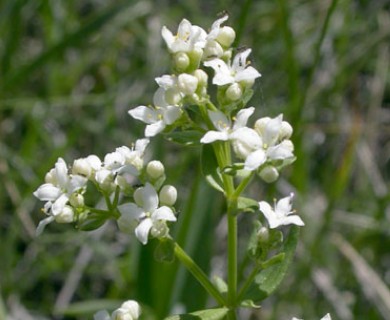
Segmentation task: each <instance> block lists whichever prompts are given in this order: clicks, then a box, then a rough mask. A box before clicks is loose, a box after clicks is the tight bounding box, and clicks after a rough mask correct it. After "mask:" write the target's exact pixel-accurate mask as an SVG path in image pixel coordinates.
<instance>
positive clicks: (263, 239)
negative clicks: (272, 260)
mask: <svg viewBox="0 0 390 320" xmlns="http://www.w3.org/2000/svg"><path fill="white" fill-rule="evenodd" d="M257 239H258V241H259V243H262V244H263V243H267V242H268V241H269V231H268V229H267V228H266V227H261V228H260V229H259V230H258V231H257Z"/></svg>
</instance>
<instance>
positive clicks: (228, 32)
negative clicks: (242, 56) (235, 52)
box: [217, 26, 236, 47]
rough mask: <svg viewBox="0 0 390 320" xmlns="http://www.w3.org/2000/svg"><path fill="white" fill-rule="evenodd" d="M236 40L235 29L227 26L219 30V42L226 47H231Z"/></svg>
mask: <svg viewBox="0 0 390 320" xmlns="http://www.w3.org/2000/svg"><path fill="white" fill-rule="evenodd" d="M235 38H236V32H235V31H234V29H233V28H231V27H228V26H225V27H222V28H221V29H219V33H218V36H217V41H218V42H219V43H220V44H222V45H223V46H224V47H230V46H231V45H232V43H233V42H234V39H235Z"/></svg>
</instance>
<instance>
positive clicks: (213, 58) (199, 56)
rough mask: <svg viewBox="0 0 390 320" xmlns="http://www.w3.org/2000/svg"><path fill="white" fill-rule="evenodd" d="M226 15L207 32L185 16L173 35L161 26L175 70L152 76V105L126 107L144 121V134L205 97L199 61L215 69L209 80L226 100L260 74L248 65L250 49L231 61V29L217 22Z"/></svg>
mask: <svg viewBox="0 0 390 320" xmlns="http://www.w3.org/2000/svg"><path fill="white" fill-rule="evenodd" d="M227 19H228V16H227V15H225V16H223V17H222V18H220V19H218V20H217V21H215V22H214V23H213V25H212V26H211V30H210V32H209V33H207V32H206V31H205V30H203V29H202V28H201V27H199V26H195V25H192V24H191V23H190V22H189V21H188V20H186V19H183V20H182V22H181V23H180V25H179V27H178V31H177V33H176V34H175V35H174V34H172V32H171V31H169V30H168V29H167V28H166V27H163V29H162V36H163V38H164V40H165V42H166V44H167V46H168V50H169V52H170V53H171V54H172V56H173V63H174V70H175V74H173V75H163V76H161V77H158V78H156V82H157V84H158V85H159V88H158V90H157V91H156V93H155V95H154V99H153V106H139V107H136V108H134V109H132V110H130V111H129V114H130V115H131V116H132V117H133V118H135V119H137V120H141V121H143V122H144V123H146V124H147V126H146V128H145V136H146V137H153V136H155V135H156V134H158V133H160V132H162V131H163V130H164V129H165V128H166V127H167V126H169V125H172V124H174V123H175V121H177V120H178V119H179V118H180V117H181V115H182V114H183V106H184V104H185V103H192V104H197V103H200V102H202V101H204V99H207V85H208V76H207V73H206V72H205V71H204V70H202V69H201V65H202V64H203V65H204V66H206V67H211V68H213V69H214V70H215V76H214V78H213V81H212V82H213V84H215V85H217V86H221V87H223V90H224V92H225V96H226V99H227V100H229V101H236V100H238V99H239V98H240V97H241V96H242V94H243V92H244V91H245V89H246V88H250V87H251V86H252V85H253V83H254V80H255V79H256V78H258V77H260V73H259V72H258V71H257V70H256V69H254V68H253V67H251V66H248V62H247V58H248V55H249V54H250V51H251V50H250V49H248V50H245V51H243V52H240V53H238V54H237V55H236V56H235V57H234V59H233V61H231V57H232V48H231V45H232V43H233V41H234V39H235V31H234V30H233V29H232V28H231V27H227V26H223V27H222V26H221V25H222V23H224V22H225V21H226V20H227Z"/></svg>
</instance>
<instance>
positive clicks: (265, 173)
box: [259, 166, 279, 183]
mask: <svg viewBox="0 0 390 320" xmlns="http://www.w3.org/2000/svg"><path fill="white" fill-rule="evenodd" d="M259 176H260V178H261V179H263V180H264V181H265V182H267V183H271V182H274V181H276V180H277V179H278V178H279V172H278V170H277V169H276V168H275V167H274V166H266V167H265V168H263V169H262V170H261V171H260V173H259Z"/></svg>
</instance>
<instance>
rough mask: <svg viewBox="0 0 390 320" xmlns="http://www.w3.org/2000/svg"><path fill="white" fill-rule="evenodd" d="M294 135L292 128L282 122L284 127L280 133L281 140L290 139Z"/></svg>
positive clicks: (285, 122)
mask: <svg viewBox="0 0 390 320" xmlns="http://www.w3.org/2000/svg"><path fill="white" fill-rule="evenodd" d="M292 133H293V128H292V126H291V125H290V124H289V123H288V122H287V121H282V126H281V128H280V131H279V139H280V140H284V139H290V137H291V135H292Z"/></svg>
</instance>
